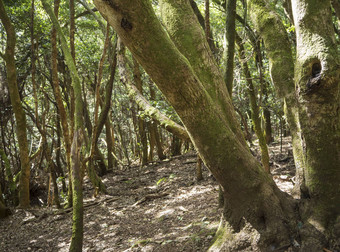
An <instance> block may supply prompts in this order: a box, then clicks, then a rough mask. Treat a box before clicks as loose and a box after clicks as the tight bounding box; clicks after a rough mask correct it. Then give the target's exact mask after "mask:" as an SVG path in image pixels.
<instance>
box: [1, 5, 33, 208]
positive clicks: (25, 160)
mask: <svg viewBox="0 0 340 252" xmlns="http://www.w3.org/2000/svg"><path fill="white" fill-rule="evenodd" d="M0 19H1V22H2V23H3V25H4V27H5V30H6V34H7V41H6V52H5V54H4V55H2V56H3V58H4V60H5V62H6V70H7V80H8V89H9V94H10V98H11V104H12V107H13V111H14V115H15V119H16V124H17V128H16V130H17V138H18V143H19V151H20V162H21V174H20V184H19V204H20V207H24V208H27V207H29V206H30V190H29V182H30V164H29V155H28V142H27V133H26V116H25V112H24V109H23V107H22V104H21V99H20V94H19V90H18V84H17V73H16V67H15V59H14V55H15V43H16V37H15V30H14V27H13V25H12V23H11V20H10V19H9V18H8V16H7V13H6V10H5V8H4V5H3V3H2V0H0Z"/></svg>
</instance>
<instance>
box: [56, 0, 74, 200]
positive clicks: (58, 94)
mask: <svg viewBox="0 0 340 252" xmlns="http://www.w3.org/2000/svg"><path fill="white" fill-rule="evenodd" d="M59 4H60V0H55V1H54V14H55V16H56V18H57V19H58V12H59V11H58V10H59ZM51 46H52V52H51V66H52V69H51V70H52V73H51V75H52V85H53V94H54V98H55V100H56V103H57V107H58V114H59V119H60V122H61V126H62V132H63V139H64V146H65V149H66V165H67V171H68V174H69V176H70V177H71V139H70V132H69V124H68V121H67V113H66V109H65V107H64V103H63V100H62V96H61V92H60V87H59V78H58V63H57V56H58V49H57V31H56V28H55V27H54V26H53V27H52V32H51ZM67 206H68V207H71V206H72V182H71V179H69V183H68V193H67Z"/></svg>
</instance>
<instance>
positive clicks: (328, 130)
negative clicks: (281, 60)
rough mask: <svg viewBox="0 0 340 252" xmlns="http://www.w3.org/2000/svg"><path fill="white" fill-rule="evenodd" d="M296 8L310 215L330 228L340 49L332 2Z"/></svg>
mask: <svg viewBox="0 0 340 252" xmlns="http://www.w3.org/2000/svg"><path fill="white" fill-rule="evenodd" d="M292 7H293V16H294V23H295V27H296V36H297V59H296V65H295V80H296V86H297V92H298V98H299V112H300V123H301V129H302V138H303V146H304V149H303V154H304V156H305V160H306V163H305V164H306V165H305V170H304V174H305V180H306V186H307V190H308V194H309V196H310V198H311V202H310V204H311V207H313V211H312V212H311V213H306V215H307V216H306V218H312V219H313V220H314V221H316V222H318V223H319V224H320V225H321V226H322V227H324V228H327V227H329V226H331V225H333V224H334V222H335V221H336V218H337V217H338V216H339V215H340V204H339V202H340V184H339V181H340V169H339V167H340V138H339V133H340V130H339V129H340V127H339V124H340V122H339V106H340V103H339V96H338V93H339V83H340V78H339V56H338V55H339V54H338V50H337V43H336V40H335V37H334V32H333V27H332V20H331V17H332V14H331V8H330V7H331V3H330V1H329V0H328V1H322V2H318V3H316V2H313V1H307V0H294V1H292ZM315 17H317V18H318V19H317V20H318V21H317V22H315ZM310 216H311V217H310ZM338 222H339V220H338Z"/></svg>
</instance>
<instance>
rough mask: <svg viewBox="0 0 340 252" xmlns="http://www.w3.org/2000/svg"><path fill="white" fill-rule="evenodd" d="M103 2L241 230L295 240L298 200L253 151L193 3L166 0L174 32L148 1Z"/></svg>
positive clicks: (166, 15) (276, 240)
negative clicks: (293, 229)
mask: <svg viewBox="0 0 340 252" xmlns="http://www.w3.org/2000/svg"><path fill="white" fill-rule="evenodd" d="M95 4H96V6H97V8H98V10H99V11H100V12H101V13H102V14H103V15H104V17H105V18H106V19H107V20H108V22H109V23H110V24H111V25H112V26H113V27H114V29H115V30H116V32H117V33H118V34H119V36H120V38H121V39H122V41H123V42H124V44H125V45H126V46H127V47H128V48H129V50H130V51H131V52H132V54H133V55H134V57H135V58H136V59H137V60H138V62H139V63H140V64H141V66H143V68H144V69H145V70H146V72H148V74H149V75H150V76H151V78H152V79H153V80H154V81H155V83H156V84H157V86H158V87H159V88H160V90H161V91H162V92H163V94H164V95H165V96H166V98H167V99H168V101H169V102H170V103H171V104H172V105H173V107H174V108H175V110H176V112H177V113H178V115H179V116H180V118H181V120H182V122H183V124H184V125H185V127H186V129H187V131H188V132H189V135H190V138H191V140H192V142H193V143H194V145H195V147H196V149H197V150H198V151H199V153H200V156H201V157H202V160H203V161H204V163H205V164H206V166H207V167H208V168H209V169H210V170H211V171H212V173H213V174H214V176H215V178H216V179H217V180H218V182H219V183H220V184H221V185H222V187H223V189H224V197H225V202H226V208H225V209H226V211H225V213H226V215H225V216H226V218H228V220H229V221H230V223H232V224H233V226H234V227H235V228H236V229H238V228H240V226H242V219H243V218H245V219H246V220H247V221H249V222H250V223H251V224H252V225H253V226H254V227H255V228H256V229H257V230H259V232H260V233H261V234H262V240H265V241H267V244H268V243H270V244H274V245H273V246H279V244H283V243H286V242H287V241H288V240H290V234H291V232H290V230H289V225H287V223H289V222H290V219H292V220H294V218H292V216H291V215H290V214H292V211H293V207H292V204H291V203H290V201H289V200H288V199H287V198H286V197H285V196H284V194H283V193H281V192H280V191H279V190H278V188H277V187H276V185H275V183H274V182H273V180H272V179H271V178H270V177H269V176H268V174H267V173H266V172H265V171H264V170H263V169H262V167H261V165H260V164H259V163H258V162H257V161H256V160H255V158H254V157H253V156H252V154H251V153H250V151H249V148H248V147H247V144H246V142H245V140H244V137H243V134H242V132H241V129H240V127H239V123H238V121H237V118H236V115H235V111H234V109H233V106H232V104H231V100H230V97H229V94H228V91H227V88H226V86H225V83H224V80H223V76H222V74H221V73H220V71H219V69H218V66H217V65H216V63H215V60H214V58H213V56H212V54H211V52H210V50H209V45H208V43H207V41H206V39H205V36H204V31H203V30H202V28H201V27H200V25H199V23H198V21H197V18H196V16H195V14H194V12H193V10H192V9H191V6H190V3H189V2H188V1H180V0H178V1H176V0H174V1H164V2H163V3H162V5H163V11H164V12H165V13H163V18H164V19H166V20H165V22H164V23H165V25H166V27H167V30H168V32H169V35H170V37H169V35H168V34H167V33H166V32H165V31H164V29H163V27H162V26H161V24H160V22H159V21H158V19H157V17H156V15H155V13H154V11H153V9H152V6H151V3H150V1H148V0H135V1H123V0H111V1H103V0H96V1H95ZM173 41H174V42H173ZM240 199H242V200H240ZM274 234H275V235H274Z"/></svg>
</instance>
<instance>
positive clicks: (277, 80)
mask: <svg viewBox="0 0 340 252" xmlns="http://www.w3.org/2000/svg"><path fill="white" fill-rule="evenodd" d="M248 5H249V10H250V14H251V15H250V17H251V19H252V21H253V23H254V25H255V28H256V29H257V30H258V31H259V33H260V36H261V37H262V38H263V41H264V45H265V48H266V52H267V55H268V58H269V68H270V74H271V79H272V81H273V83H274V85H275V88H276V92H277V95H278V97H279V98H283V99H284V110H285V115H286V118H287V121H288V124H289V128H290V131H291V134H292V145H293V153H294V162H295V167H296V179H297V181H296V193H297V194H298V195H301V197H304V195H306V189H305V180H304V166H305V160H304V155H303V148H302V137H301V127H300V121H299V120H300V119H299V111H298V100H297V97H296V93H295V84H294V60H293V56H292V50H291V46H290V43H289V39H288V35H287V32H286V29H285V27H284V26H283V24H282V22H281V20H280V19H279V17H278V16H277V14H276V13H274V12H273V11H272V10H270V9H269V7H268V5H267V4H266V2H265V1H264V0H248Z"/></svg>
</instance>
